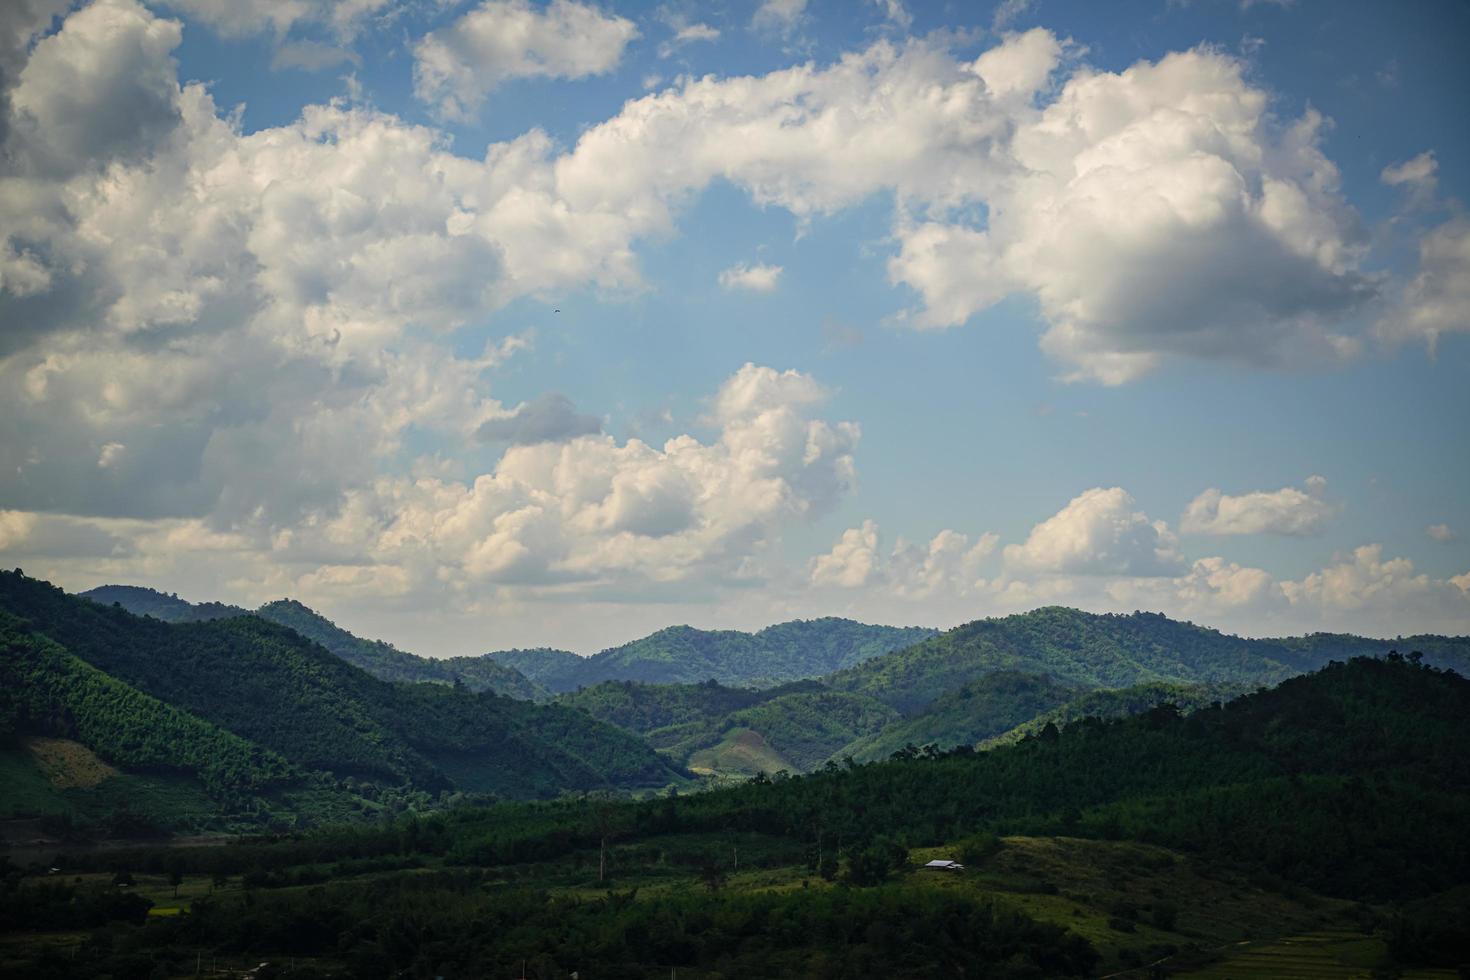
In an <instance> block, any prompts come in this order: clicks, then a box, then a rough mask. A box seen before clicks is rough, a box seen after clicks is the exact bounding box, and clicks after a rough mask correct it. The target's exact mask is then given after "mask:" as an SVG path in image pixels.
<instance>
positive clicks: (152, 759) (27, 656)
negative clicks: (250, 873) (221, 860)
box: [0, 614, 292, 796]
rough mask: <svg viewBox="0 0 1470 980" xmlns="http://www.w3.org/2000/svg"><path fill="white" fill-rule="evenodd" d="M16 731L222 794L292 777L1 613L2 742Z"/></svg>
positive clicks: (257, 752) (264, 755) (270, 758)
mask: <svg viewBox="0 0 1470 980" xmlns="http://www.w3.org/2000/svg"><path fill="white" fill-rule="evenodd" d="M20 734H43V735H51V736H55V737H57V738H62V739H75V740H76V741H78V742H80V743H81V744H82V745H84V746H86V747H87V748H88V749H91V750H92V751H93V752H95V753H96V754H97V755H99V756H101V757H102V758H103V759H105V760H107V761H108V762H110V763H112V764H114V765H117V766H123V767H126V768H128V769H133V770H142V771H166V772H179V773H187V774H189V775H192V776H195V777H197V778H198V779H199V781H200V782H201V783H202V784H203V785H204V786H205V787H206V788H207V789H208V790H209V791H210V792H212V793H214V794H218V795H221V796H238V795H239V794H242V793H253V792H257V791H259V790H261V789H263V788H265V787H267V786H270V785H273V784H278V783H283V782H285V781H287V779H288V778H289V777H290V776H291V775H292V773H291V767H290V766H289V765H288V764H287V762H286V760H285V759H283V758H282V757H281V756H280V755H278V754H276V753H274V752H269V751H263V750H262V749H261V748H260V747H259V746H256V745H252V744H251V743H250V742H248V741H246V740H245V739H242V738H239V737H238V736H236V735H233V734H231V733H230V732H227V731H224V730H221V729H220V728H219V727H217V726H215V725H212V724H210V723H208V722H206V721H202V720H200V719H199V718H197V717H194V716H192V715H189V714H186V713H185V712H183V711H180V710H179V709H178V708H175V707H172V706H171V705H168V704H165V703H163V702H161V701H159V700H158V699H156V698H153V697H150V696H148V695H147V694H143V693H142V692H140V691H138V690H135V689H134V688H132V687H130V686H128V685H127V684H125V683H123V682H121V681H118V680H116V679H114V678H112V677H109V676H108V675H106V674H104V673H103V672H102V671H100V670H98V669H97V668H95V667H92V666H90V665H89V664H87V663H85V662H83V661H82V660H79V659H78V658H76V657H74V656H72V655H71V654H69V653H67V652H66V651H65V650H64V649H62V648H61V647H60V646H58V645H57V644H55V643H53V642H51V641H49V640H47V639H45V638H44V637H40V636H36V635H34V634H28V633H24V632H22V631H21V628H20V625H19V621H17V620H16V619H15V618H13V617H12V616H9V615H5V614H0V739H3V740H6V741H13V740H14V739H15V738H16V737H17V736H19V735H20Z"/></svg>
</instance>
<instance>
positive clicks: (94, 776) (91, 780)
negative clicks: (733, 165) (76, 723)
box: [21, 737, 118, 789]
mask: <svg viewBox="0 0 1470 980" xmlns="http://www.w3.org/2000/svg"><path fill="white" fill-rule="evenodd" d="M21 744H22V745H23V746H24V747H25V750H26V751H27V752H29V753H30V754H31V758H33V759H35V760H36V765H37V766H38V767H39V768H40V770H41V772H42V774H43V775H45V777H46V778H47V779H48V780H49V781H50V782H51V785H52V786H55V787H56V788H57V789H90V788H91V787H93V786H97V785H99V784H101V783H103V782H106V781H107V780H109V779H111V778H112V777H114V776H116V775H117V774H118V773H117V770H116V769H114V768H112V767H111V766H109V765H108V764H107V763H105V762H103V761H102V760H101V759H99V758H97V756H96V755H95V754H94V753H93V752H92V750H91V749H89V748H87V747H86V746H85V745H83V744H82V743H80V742H73V741H71V740H70V739H65V738H40V737H35V738H27V739H22V740H21Z"/></svg>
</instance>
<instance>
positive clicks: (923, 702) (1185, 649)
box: [828, 606, 1382, 714]
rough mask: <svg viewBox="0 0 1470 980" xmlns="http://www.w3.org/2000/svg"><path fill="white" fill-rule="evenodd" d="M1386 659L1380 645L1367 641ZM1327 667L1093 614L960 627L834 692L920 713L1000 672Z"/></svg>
mask: <svg viewBox="0 0 1470 980" xmlns="http://www.w3.org/2000/svg"><path fill="white" fill-rule="evenodd" d="M1363 642H1364V644H1372V646H1373V649H1372V650H1371V651H1370V650H1363V651H1360V652H1374V653H1377V652H1382V651H1380V650H1379V649H1378V647H1379V646H1381V644H1379V643H1378V641H1363ZM1325 662H1326V660H1325V659H1322V660H1319V659H1317V657H1316V655H1315V654H1309V653H1308V652H1306V651H1305V650H1299V649H1290V648H1288V647H1286V646H1284V645H1282V644H1280V643H1276V642H1274V641H1262V640H1247V639H1242V638H1240V637H1235V636H1228V635H1226V634H1224V633H1220V632H1218V631H1216V630H1210V629H1205V628H1203V627H1199V626H1195V625H1193V624H1190V623H1180V622H1176V621H1174V620H1172V619H1168V618H1167V617H1164V616H1159V615H1156V614H1152V613H1134V614H1133V615H1131V616H1117V615H1101V616H1099V615H1094V614H1091V613H1084V612H1081V611H1079V610H1076V609H1064V608H1060V607H1055V606H1054V607H1049V608H1045V609H1037V610H1035V611H1034V612H1029V613H1024V614H1021V615H1017V616H1007V617H1005V618H1003V619H982V620H977V621H976V622H973V623H966V624H965V625H964V626H958V627H956V628H954V629H952V630H950V631H949V632H947V633H942V634H940V635H938V636H935V637H933V638H931V639H929V640H926V641H924V642H922V643H919V644H916V645H914V646H911V647H908V648H907V649H903V650H899V651H897V652H896V653H891V654H889V655H887V656H885V657H879V658H877V659H874V660H870V661H867V662H866V663H863V664H860V665H858V666H856V667H852V668H850V669H847V670H844V671H841V672H839V673H837V674H835V675H833V676H832V677H831V678H828V683H830V685H831V686H832V687H834V688H836V689H838V690H843V691H857V692H860V693H864V694H868V695H871V696H872V697H875V698H878V699H879V700H880V701H884V702H886V703H887V704H890V705H892V706H893V707H895V708H897V709H899V710H900V711H902V712H904V713H905V714H913V713H916V712H918V711H919V710H921V709H923V708H924V707H925V706H927V705H928V704H930V703H932V702H933V701H934V700H936V699H937V698H939V697H940V696H941V695H943V694H945V693H947V692H950V691H954V690H957V689H958V688H961V687H963V686H964V685H965V684H968V683H970V682H971V681H974V680H977V679H978V678H980V677H983V676H984V675H986V674H989V673H994V672H995V671H999V670H1015V671H1021V672H1023V673H1028V674H1040V675H1045V676H1047V677H1050V678H1052V679H1053V680H1055V681H1057V682H1058V683H1061V684H1068V685H1072V686H1074V687H1079V688H1123V687H1130V686H1132V685H1134V684H1139V683H1143V682H1147V681H1169V682H1173V683H1180V684H1191V683H1250V684H1271V683H1276V682H1278V681H1281V680H1284V679H1285V678H1287V677H1290V676H1292V675H1293V674H1299V673H1302V672H1303V671H1306V670H1312V669H1315V668H1316V667H1319V666H1321V665H1322V664H1323V663H1325Z"/></svg>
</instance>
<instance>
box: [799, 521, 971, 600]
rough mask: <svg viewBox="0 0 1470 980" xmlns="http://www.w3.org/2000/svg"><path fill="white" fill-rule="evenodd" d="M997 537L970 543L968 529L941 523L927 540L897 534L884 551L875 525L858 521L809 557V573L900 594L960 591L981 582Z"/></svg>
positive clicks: (825, 582) (823, 581)
mask: <svg viewBox="0 0 1470 980" xmlns="http://www.w3.org/2000/svg"><path fill="white" fill-rule="evenodd" d="M997 540H998V538H997V537H996V535H994V534H982V535H981V536H980V537H979V539H978V540H976V542H975V543H974V544H973V545H972V544H971V543H970V539H969V536H968V535H965V534H961V533H959V532H958V531H952V530H949V529H945V530H943V531H940V532H939V533H938V534H936V535H934V537H933V538H932V539H930V541H929V542H928V544H927V545H920V544H915V543H910V542H907V541H905V540H903V539H902V538H900V539H899V540H898V542H897V543H896V544H895V545H894V547H893V550H892V551H891V552H889V553H888V554H886V555H885V554H883V553H882V551H881V550H880V548H879V546H878V525H877V524H876V523H875V522H873V521H871V520H867V521H863V523H862V526H861V527H854V528H849V529H848V530H846V531H844V532H843V533H842V537H841V538H840V539H839V540H838V542H837V543H836V544H835V545H833V546H832V550H831V551H829V552H827V553H826V554H822V555H817V556H816V557H815V558H813V559H812V560H811V561H810V562H809V563H808V577H809V579H810V581H811V583H812V584H813V585H815V586H818V587H823V586H835V587H839V588H843V589H861V588H865V587H872V588H873V589H874V591H875V593H878V594H882V595H884V596H887V597H899V598H905V599H910V600H913V599H929V598H936V597H938V598H947V597H963V596H967V595H972V594H975V593H976V592H977V590H979V589H981V588H983V587H984V585H985V581H984V579H982V578H981V577H980V569H981V566H982V565H983V564H984V562H985V559H987V558H988V557H990V554H991V553H992V552H993V551H994V550H995V545H996V542H997Z"/></svg>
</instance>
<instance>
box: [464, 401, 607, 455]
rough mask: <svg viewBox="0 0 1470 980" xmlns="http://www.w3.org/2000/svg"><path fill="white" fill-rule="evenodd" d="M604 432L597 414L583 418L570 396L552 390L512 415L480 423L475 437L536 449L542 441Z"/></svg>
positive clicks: (554, 440)
mask: <svg viewBox="0 0 1470 980" xmlns="http://www.w3.org/2000/svg"><path fill="white" fill-rule="evenodd" d="M601 431H602V420H601V419H599V418H598V417H597V416H595V415H582V414H581V413H579V412H578V411H577V406H576V405H574V404H572V400H571V399H570V398H568V397H567V396H566V395H563V394H562V393H561V392H557V391H548V392H547V393H545V394H543V395H537V396H536V397H535V398H533V399H531V400H530V401H528V402H523V403H522V404H521V405H519V406H517V408H516V410H515V411H514V412H511V413H510V414H509V415H504V416H501V417H499V418H493V419H487V420H486V421H484V422H482V423H480V427H479V428H478V429H476V430H475V435H476V436H477V437H478V438H479V439H481V440H482V441H484V442H503V443H510V444H511V445H512V446H534V445H536V444H537V443H542V442H566V441H567V440H568V439H575V438H577V437H578V436H590V435H596V434H597V433H599V432H601Z"/></svg>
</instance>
